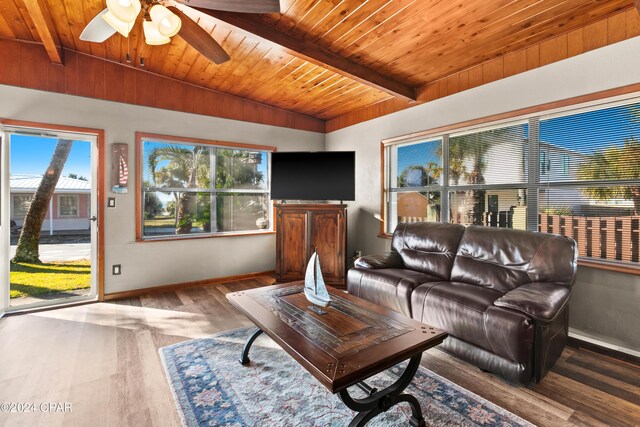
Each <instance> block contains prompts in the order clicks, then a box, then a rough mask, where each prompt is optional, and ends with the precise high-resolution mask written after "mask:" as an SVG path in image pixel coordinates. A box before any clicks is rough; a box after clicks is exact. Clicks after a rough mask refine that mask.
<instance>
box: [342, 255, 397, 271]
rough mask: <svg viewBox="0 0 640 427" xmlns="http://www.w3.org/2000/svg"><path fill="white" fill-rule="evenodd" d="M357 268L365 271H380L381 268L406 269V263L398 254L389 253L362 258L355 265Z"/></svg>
mask: <svg viewBox="0 0 640 427" xmlns="http://www.w3.org/2000/svg"><path fill="white" fill-rule="evenodd" d="M354 266H355V267H356V268H361V269H364V270H378V269H381V268H404V262H402V257H400V254H399V253H398V252H387V253H385V254H382V255H367V256H363V257H360V258H358V259H357V260H356V262H355V263H354Z"/></svg>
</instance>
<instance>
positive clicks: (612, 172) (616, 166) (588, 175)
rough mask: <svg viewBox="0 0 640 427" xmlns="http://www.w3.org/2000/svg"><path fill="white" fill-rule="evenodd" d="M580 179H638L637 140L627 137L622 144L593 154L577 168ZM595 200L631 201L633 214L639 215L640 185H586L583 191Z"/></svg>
mask: <svg viewBox="0 0 640 427" xmlns="http://www.w3.org/2000/svg"><path fill="white" fill-rule="evenodd" d="M578 178H580V179H582V180H627V179H639V178H640V141H638V140H637V139H635V138H628V139H626V140H625V141H624V144H623V146H622V147H620V146H612V147H607V148H604V149H602V150H599V151H597V152H595V153H593V154H592V155H591V156H590V158H589V159H588V160H587V161H586V162H584V163H582V164H581V165H580V167H579V168H578ZM582 191H583V193H585V195H587V196H588V197H591V198H594V199H596V200H610V199H625V200H631V201H633V209H634V214H635V215H640V186H638V185H629V186H620V187H589V188H586V189H584V190H582Z"/></svg>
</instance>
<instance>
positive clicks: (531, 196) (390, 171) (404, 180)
mask: <svg viewBox="0 0 640 427" xmlns="http://www.w3.org/2000/svg"><path fill="white" fill-rule="evenodd" d="M430 144H431V148H430V149H427V147H428V146H429V145H430ZM444 150H447V151H446V154H447V155H446V156H443V155H442V154H443V152H444ZM384 153H385V156H384V161H385V169H384V170H385V206H384V208H385V215H386V216H385V218H387V221H386V222H385V227H386V228H385V231H386V232H387V233H391V232H393V230H394V229H395V227H396V225H397V223H398V222H413V221H447V222H454V223H461V224H466V225H469V224H474V225H485V226H493V227H509V228H520V229H528V230H536V231H542V232H548V233H555V234H562V235H566V236H570V237H572V238H574V239H575V240H576V241H577V243H578V251H579V254H580V256H581V257H590V258H597V259H604V260H609V261H625V262H634V263H637V262H640V237H639V236H640V103H630V102H629V101H626V102H620V103H618V104H616V105H611V104H609V105H603V106H600V107H592V108H589V109H585V110H581V111H567V112H562V113H554V114H553V115H551V114H550V115H538V116H532V117H527V118H525V119H522V120H521V121H520V122H513V123H510V124H509V123H508V124H500V125H486V126H484V127H483V126H481V127H478V128H476V129H472V130H465V131H464V132H460V133H455V132H453V133H450V134H443V135H437V136H434V137H431V138H430V140H429V141H428V142H400V143H398V142H396V141H394V142H393V143H390V144H388V145H386V146H385V151H384ZM443 177H445V178H446V177H448V179H446V181H444V179H443ZM531 190H535V191H531ZM436 200H437V207H438V211H437V212H438V215H429V214H428V212H429V209H430V206H434V205H435V203H434V202H431V201H436ZM408 213H410V214H408Z"/></svg>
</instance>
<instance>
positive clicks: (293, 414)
mask: <svg viewBox="0 0 640 427" xmlns="http://www.w3.org/2000/svg"><path fill="white" fill-rule="evenodd" d="M251 331H253V328H242V329H236V330H233V331H228V332H223V333H220V334H217V335H213V336H211V337H209V338H201V339H195V340H191V341H186V342H182V343H179V344H174V345H172V346H169V347H164V348H162V349H160V356H161V358H162V360H163V363H164V366H165V370H166V372H167V375H168V378H169V384H170V385H171V389H172V391H173V396H174V398H175V401H176V406H177V408H178V412H179V413H180V417H181V418H182V423H183V424H184V425H185V426H229V427H231V426H233V427H236V426H237V427H240V426H251V427H253V426H265V427H266V426H268V427H277V426H292V427H293V426H295V427H298V426H322V427H338V426H346V425H348V424H349V422H350V421H351V419H352V418H353V416H354V412H352V411H351V410H350V409H348V408H347V407H346V406H345V405H344V404H343V403H342V401H341V400H340V398H339V397H338V396H337V395H333V394H331V393H330V392H329V391H327V389H325V388H324V387H323V386H322V385H321V384H320V383H319V382H318V381H317V380H316V379H315V378H313V377H312V376H311V374H309V373H307V371H306V370H305V369H304V368H302V367H301V366H300V365H299V364H298V363H297V362H296V361H295V360H293V358H291V357H290V356H289V355H288V354H286V353H285V352H284V351H283V350H282V349H281V348H280V347H279V346H278V345H277V344H276V343H274V342H273V341H272V340H271V339H270V338H269V337H267V336H266V335H264V334H263V335H261V336H260V337H259V338H258V339H257V340H256V341H255V343H254V344H253V347H252V348H251V352H250V354H249V356H250V358H251V363H250V364H249V365H247V366H241V365H240V364H239V362H238V358H239V355H240V352H241V350H242V347H243V345H244V341H245V339H246V338H247V337H248V336H249V335H250V333H251ZM404 366H405V365H404V364H401V365H398V366H396V367H394V368H392V369H390V370H388V371H385V372H383V373H381V374H378V375H377V376H375V377H374V378H372V379H371V380H370V381H367V382H368V383H370V384H371V385H374V386H377V387H378V388H380V386H382V387H384V385H385V384H387V385H388V384H391V383H392V382H394V381H395V379H396V378H397V377H398V376H399V375H400V374H401V373H402V371H403V368H404ZM349 391H350V392H351V394H352V396H355V397H358V396H362V394H363V393H362V392H361V393H360V394H359V393H358V391H359V389H358V388H357V387H354V388H353V389H350V390H349ZM407 391H408V392H409V393H411V394H413V395H414V396H416V398H417V399H418V401H419V402H420V403H421V405H422V410H423V413H424V417H425V420H426V422H427V425H430V426H445V425H446V426H531V424H529V423H528V422H526V421H524V420H523V419H521V418H519V417H517V416H515V415H514V414H512V413H510V412H508V411H506V410H504V409H502V408H500V407H498V406H496V405H494V404H492V403H490V402H488V401H487V400H485V399H483V398H481V397H480V396H477V395H475V394H473V393H471V392H470V391H468V390H465V389H463V388H462V387H459V386H457V385H456V384H454V383H452V382H450V381H448V380H446V379H444V378H442V377H441V376H439V375H437V374H435V373H433V372H431V371H430V370H428V369H426V368H423V367H420V369H419V370H418V373H417V374H416V377H415V378H414V380H413V382H412V384H411V386H409V387H408V388H407ZM409 416H410V410H409V409H408V405H406V404H400V405H397V406H395V407H393V408H392V409H391V410H390V411H389V412H387V413H384V414H382V415H380V416H378V417H377V418H375V419H374V420H372V421H371V422H370V423H369V424H368V426H371V427H383V426H384V427H391V426H406V425H408V420H409Z"/></svg>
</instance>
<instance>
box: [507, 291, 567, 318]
mask: <svg viewBox="0 0 640 427" xmlns="http://www.w3.org/2000/svg"><path fill="white" fill-rule="evenodd" d="M570 297H571V289H570V288H568V287H567V286H563V285H557V284H555V283H541V282H532V283H527V284H524V285H522V286H520V287H518V288H516V289H514V290H512V291H510V292H507V293H506V294H504V295H503V296H502V297H501V298H498V299H497V300H496V301H495V302H494V305H496V306H498V307H502V308H509V309H511V310H516V311H520V312H522V313H524V314H526V315H528V316H529V317H531V318H532V319H533V320H535V321H536V322H537V323H541V324H546V323H550V322H552V321H553V320H554V319H555V317H556V316H557V315H558V313H560V312H561V311H562V309H563V308H564V307H565V306H566V305H567V303H568V301H569V298H570Z"/></svg>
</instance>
